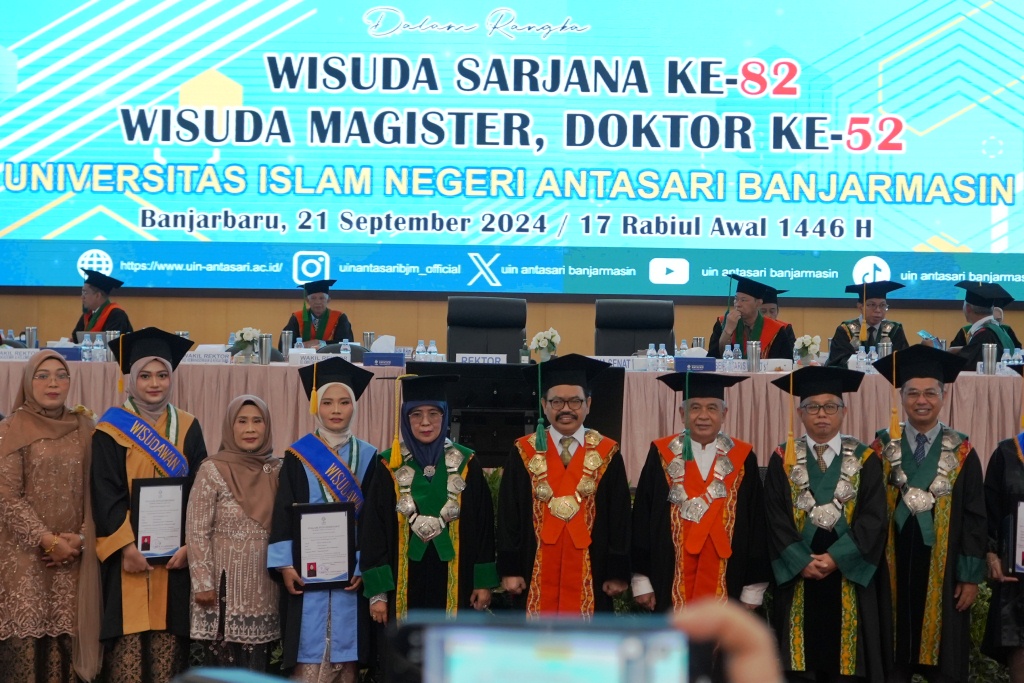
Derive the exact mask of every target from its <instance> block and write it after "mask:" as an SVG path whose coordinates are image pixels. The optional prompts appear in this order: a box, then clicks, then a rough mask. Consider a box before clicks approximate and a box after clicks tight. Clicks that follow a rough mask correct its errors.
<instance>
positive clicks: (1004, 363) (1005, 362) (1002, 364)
mask: <svg viewBox="0 0 1024 683" xmlns="http://www.w3.org/2000/svg"><path fill="white" fill-rule="evenodd" d="M1012 363H1013V356H1011V355H1010V349H1003V355H1002V356H1001V357H1000V358H999V367H998V368H996V372H1002V371H1004V370H1006V369H1007V368H1009V366H1010V365H1011V364H1012Z"/></svg>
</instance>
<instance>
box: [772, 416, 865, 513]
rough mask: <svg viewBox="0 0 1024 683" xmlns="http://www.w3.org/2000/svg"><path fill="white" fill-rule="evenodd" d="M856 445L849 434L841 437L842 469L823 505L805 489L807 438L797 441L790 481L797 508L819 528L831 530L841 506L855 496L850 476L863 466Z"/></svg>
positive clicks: (808, 477) (855, 441)
mask: <svg viewBox="0 0 1024 683" xmlns="http://www.w3.org/2000/svg"><path fill="white" fill-rule="evenodd" d="M856 447H857V440H856V439H853V438H851V437H848V436H844V437H842V446H840V449H841V451H842V453H840V457H841V458H842V465H841V468H842V469H841V470H840V474H839V481H838V482H836V488H835V491H834V492H833V493H832V500H830V501H829V502H827V503H825V504H823V505H816V504H815V502H816V501H815V499H814V494H813V493H811V492H810V490H809V489H808V486H809V485H810V475H809V474H808V473H807V440H806V439H805V438H801V439H800V440H798V441H797V442H796V465H794V466H793V468H792V469H791V470H790V471H789V480H790V481H791V482H793V485H794V486H796V487H797V488H798V489H799V490H800V493H799V495H797V498H796V506H797V508H798V509H800V510H803V511H804V512H806V513H807V518H808V519H809V520H811V524H813V525H814V526H816V527H818V528H819V529H824V530H826V531H832V529H833V527H835V525H836V523H838V522H839V518H840V517H841V516H842V514H843V506H844V505H846V503H847V502H848V501H850V500H851V499H852V498H853V497H854V496H856V495H857V487H856V486H854V485H853V477H854V476H855V475H856V474H857V473H858V472H859V471H860V470H861V467H863V465H861V462H860V460H859V459H858V458H857V456H856Z"/></svg>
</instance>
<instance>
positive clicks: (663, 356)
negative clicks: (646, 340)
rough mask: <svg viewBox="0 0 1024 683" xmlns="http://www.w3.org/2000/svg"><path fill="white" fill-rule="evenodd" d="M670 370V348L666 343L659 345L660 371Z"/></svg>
mask: <svg viewBox="0 0 1024 683" xmlns="http://www.w3.org/2000/svg"><path fill="white" fill-rule="evenodd" d="M667 371H668V349H666V348H665V345H664V344H659V345H658V372H667Z"/></svg>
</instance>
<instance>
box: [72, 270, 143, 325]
mask: <svg viewBox="0 0 1024 683" xmlns="http://www.w3.org/2000/svg"><path fill="white" fill-rule="evenodd" d="M82 272H84V273H85V275H86V277H85V282H84V283H83V284H82V315H81V316H80V317H79V318H78V322H77V323H75V329H74V330H72V331H71V339H72V340H74V339H75V334H76V333H77V332H88V333H89V334H96V333H97V332H105V331H107V330H116V331H117V332H120V333H121V334H127V333H129V332H131V331H132V324H131V322H130V321H129V320H128V313H127V312H126V311H125V310H124V309H123V308H121V306H120V304H115V303H114V302H113V301H111V300H110V293H111V292H112V291H114V290H115V289H117V288H118V287H122V286H124V282H122V281H121V280H118V279H116V278H112V277H110V276H109V275H104V274H103V273H100V272H98V271H95V270H83V271H82Z"/></svg>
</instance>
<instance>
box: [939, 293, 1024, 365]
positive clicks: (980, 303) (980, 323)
mask: <svg viewBox="0 0 1024 683" xmlns="http://www.w3.org/2000/svg"><path fill="white" fill-rule="evenodd" d="M956 286H957V287H959V288H960V289H964V290H967V295H966V296H965V298H964V318H965V319H966V320H967V323H968V325H969V327H968V328H967V332H966V333H965V339H964V341H965V342H966V343H965V344H963V345H961V346H957V345H955V344H954V345H953V346H951V347H950V348H949V351H950V353H955V354H957V355H959V356H960V357H961V358H963V359H965V360H966V361H967V369H968V370H973V369H974V368H976V367H977V365H978V363H979V362H980V361H981V350H982V347H983V346H984V345H985V344H995V345H996V358H997V359H998V358H999V357H1000V356H1001V355H1002V353H1003V350H1004V349H1009V350H1010V351H1011V352H1012V351H1013V349H1014V348H1015V347H1014V345H1013V341H1012V340H1011V339H1010V335H1008V334H1007V333H1006V331H1005V330H1004V329H1003V328H1002V326H1001V325H999V323H997V322H996V321H995V318H994V317H993V316H992V312H993V307H994V306H996V305H997V304H998V305H1001V306H1006V305H1008V304H1010V303H1013V297H1012V296H1010V294H1009V292H1007V291H1006V290H1005V289H1003V288H1002V287H1000V286H999V285H997V284H995V283H992V282H973V281H971V280H961V281H960V282H958V283H956ZM929 345H930V344H929Z"/></svg>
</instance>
